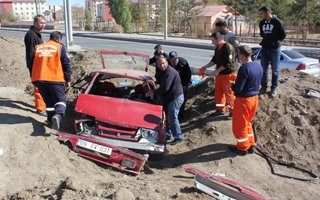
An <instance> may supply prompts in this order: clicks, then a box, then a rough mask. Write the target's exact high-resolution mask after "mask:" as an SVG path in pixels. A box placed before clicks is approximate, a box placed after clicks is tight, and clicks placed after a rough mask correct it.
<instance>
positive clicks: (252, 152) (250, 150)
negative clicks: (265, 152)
mask: <svg viewBox="0 0 320 200" xmlns="http://www.w3.org/2000/svg"><path fill="white" fill-rule="evenodd" d="M255 150H256V147H255V146H251V147H250V149H248V153H249V154H254V152H255Z"/></svg>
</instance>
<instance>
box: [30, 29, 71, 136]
mask: <svg viewBox="0 0 320 200" xmlns="http://www.w3.org/2000/svg"><path fill="white" fill-rule="evenodd" d="M61 40H62V34H61V33H60V32H59V31H54V32H52V33H51V34H50V40H49V41H48V42H45V43H43V44H39V45H37V46H36V47H35V56H34V61H33V65H32V76H31V78H32V83H33V84H34V85H36V86H37V87H38V88H39V91H40V93H41V95H42V96H43V98H44V101H45V104H46V110H47V113H48V125H49V126H51V128H53V129H55V130H59V129H60V125H61V120H62V117H63V116H64V114H65V111H66V106H67V105H66V95H65V89H68V88H69V87H70V82H71V69H70V59H69V58H68V56H67V50H66V48H65V47H64V46H63V45H62V44H61Z"/></svg>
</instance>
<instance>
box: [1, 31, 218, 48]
mask: <svg viewBox="0 0 320 200" xmlns="http://www.w3.org/2000/svg"><path fill="white" fill-rule="evenodd" d="M0 30H9V31H18V32H21V31H26V32H27V31H28V30H29V29H19V30H17V29H11V28H3V27H2V28H0ZM50 32H51V31H48V30H44V31H43V32H42V33H44V34H49V33H50ZM63 34H64V33H63ZM73 36H76V37H84V38H98V39H107V40H117V41H127V42H139V43H147V44H158V43H160V44H162V45H170V46H179V47H187V48H194V49H206V50H214V49H215V48H214V46H213V45H210V44H198V43H195V42H189V43H186V42H180V41H170V40H163V39H154V38H152V39H147V38H144V39H141V38H130V37H122V36H120V37H115V36H103V35H92V34H89V33H73Z"/></svg>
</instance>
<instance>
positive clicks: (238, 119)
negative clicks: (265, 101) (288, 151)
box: [230, 46, 262, 155]
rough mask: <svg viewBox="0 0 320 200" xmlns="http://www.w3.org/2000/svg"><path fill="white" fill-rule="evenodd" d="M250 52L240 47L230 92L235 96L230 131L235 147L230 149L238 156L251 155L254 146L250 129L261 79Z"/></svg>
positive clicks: (246, 47) (260, 70)
mask: <svg viewBox="0 0 320 200" xmlns="http://www.w3.org/2000/svg"><path fill="white" fill-rule="evenodd" d="M251 54H252V50H251V48H250V47H249V46H240V47H239V51H238V55H239V59H240V61H241V63H242V66H241V67H240V69H239V71H238V76H237V79H236V82H235V84H233V85H232V90H233V91H234V95H235V96H236V100H235V103H234V109H233V117H232V131H233V134H234V137H235V138H236V140H237V145H236V146H232V147H230V149H231V151H232V152H234V153H236V154H238V155H246V154H247V153H253V152H254V148H255V146H256V141H255V139H254V133H253V129H252V118H253V117H254V115H255V114H256V111H257V108H258V101H259V100H258V99H259V98H258V94H259V86H260V84H261V79H262V67H261V65H260V64H259V63H256V62H252V60H251Z"/></svg>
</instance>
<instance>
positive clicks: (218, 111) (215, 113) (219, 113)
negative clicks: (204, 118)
mask: <svg viewBox="0 0 320 200" xmlns="http://www.w3.org/2000/svg"><path fill="white" fill-rule="evenodd" d="M222 115H224V114H223V111H221V110H217V111H216V112H214V113H212V114H211V117H218V116H222Z"/></svg>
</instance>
